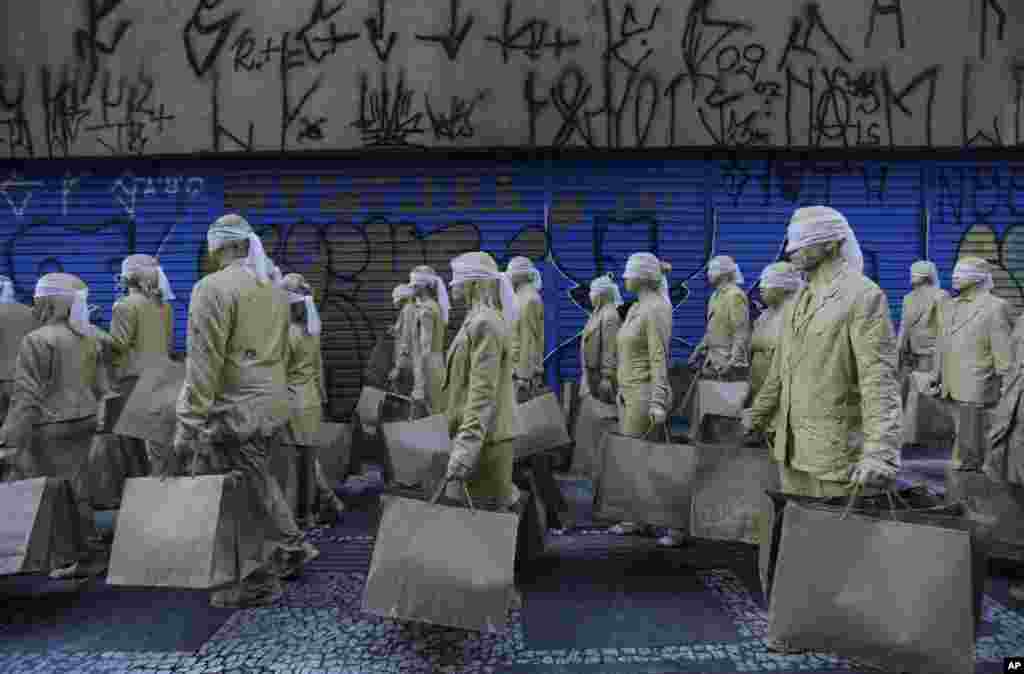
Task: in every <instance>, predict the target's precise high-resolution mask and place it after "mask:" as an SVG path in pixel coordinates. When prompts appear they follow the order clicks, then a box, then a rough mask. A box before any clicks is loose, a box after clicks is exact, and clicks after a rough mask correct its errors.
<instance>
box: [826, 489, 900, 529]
mask: <svg viewBox="0 0 1024 674" xmlns="http://www.w3.org/2000/svg"><path fill="white" fill-rule="evenodd" d="M863 492H864V485H863V484H861V483H860V482H858V483H856V484H855V485H854V487H853V489H852V490H851V491H850V500H849V501H847V502H846V507H845V508H844V509H843V514H842V516H841V517H840V518H839V519H841V520H845V519H846V518H847V517H848V516H849V515H850V512H851V511H852V510H853V502H854V501H856V500H857V497H858V496H860V495H861V494H862V493H863ZM885 496H886V499H887V500H888V501H889V515H890V516H892V518H893V520H896V519H898V518H897V517H896V504H895V501H894V500H893V497H894V496H895V497H896V500H897V501H899V502H900V503H901V504H903V505H904V506H906V508H907V509H908V510H909V509H910V504H909V503H907V501H906V500H905V499H904V498H903V497H902V496H900V495H899V492H897V491H895V490H893V489H892V488H889V489H886V490H885Z"/></svg>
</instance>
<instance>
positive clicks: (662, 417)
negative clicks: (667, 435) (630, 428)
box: [649, 405, 668, 426]
mask: <svg viewBox="0 0 1024 674" xmlns="http://www.w3.org/2000/svg"><path fill="white" fill-rule="evenodd" d="M649 414H650V418H651V423H652V424H653V425H655V426H663V425H665V421H666V420H667V419H668V413H667V412H666V411H665V408H664V407H662V406H661V405H651V410H650V413H649Z"/></svg>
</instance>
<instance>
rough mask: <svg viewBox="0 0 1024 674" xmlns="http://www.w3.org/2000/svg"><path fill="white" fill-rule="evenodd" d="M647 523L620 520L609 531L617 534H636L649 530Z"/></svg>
mask: <svg viewBox="0 0 1024 674" xmlns="http://www.w3.org/2000/svg"><path fill="white" fill-rule="evenodd" d="M647 528H648V527H647V525H646V524H641V523H639V522H619V523H618V524H616V525H615V526H613V527H612V528H610V529H609V530H608V533H610V534H612V535H615V536H635V535H638V534H644V533H646V532H647Z"/></svg>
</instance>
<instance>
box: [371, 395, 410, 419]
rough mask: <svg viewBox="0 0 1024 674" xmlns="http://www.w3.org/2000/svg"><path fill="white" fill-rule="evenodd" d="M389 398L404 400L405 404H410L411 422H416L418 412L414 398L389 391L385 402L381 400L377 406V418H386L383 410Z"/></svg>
mask: <svg viewBox="0 0 1024 674" xmlns="http://www.w3.org/2000/svg"><path fill="white" fill-rule="evenodd" d="M388 396H390V397H392V398H398V399H399V400H404V401H405V402H407V403H409V421H415V420H416V419H415V418H414V417H415V413H416V410H415V408H414V405H415V401H414V400H413V399H412V398H410V397H408V396H404V395H402V394H401V393H395V392H394V391H388V392H387V395H386V396H385V397H384V400H381V401H380V402H379V403H378V404H377V418H378V419H383V417H384V415H383V413H382V411H381V410H382V409H383V408H384V402H385V401H386V400H387V398H388Z"/></svg>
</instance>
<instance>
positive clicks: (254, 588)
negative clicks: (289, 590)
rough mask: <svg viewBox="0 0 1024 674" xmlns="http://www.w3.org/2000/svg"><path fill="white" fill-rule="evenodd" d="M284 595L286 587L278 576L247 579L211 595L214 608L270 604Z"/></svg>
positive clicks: (211, 604)
mask: <svg viewBox="0 0 1024 674" xmlns="http://www.w3.org/2000/svg"><path fill="white" fill-rule="evenodd" d="M283 595H284V588H283V587H282V586H281V581H280V579H278V578H277V577H275V576H273V575H271V576H268V577H267V578H265V579H263V580H260V581H254V580H252V579H246V580H244V581H242V582H241V583H236V584H234V585H231V586H230V587H226V588H224V589H223V590H217V591H216V592H214V593H213V594H211V595H210V606H213V607H214V608H255V607H259V606H270V605H271V604H273V603H274V602H275V601H277V600H278V599H280V598H281V597H282V596H283Z"/></svg>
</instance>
